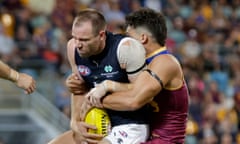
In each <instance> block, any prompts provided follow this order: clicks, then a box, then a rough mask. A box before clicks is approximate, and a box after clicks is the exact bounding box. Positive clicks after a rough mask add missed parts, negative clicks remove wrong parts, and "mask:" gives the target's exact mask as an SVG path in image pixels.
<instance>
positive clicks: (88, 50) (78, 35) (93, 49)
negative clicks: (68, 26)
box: [72, 22, 103, 57]
mask: <svg viewBox="0 0 240 144" xmlns="http://www.w3.org/2000/svg"><path fill="white" fill-rule="evenodd" d="M102 35H103V34H100V33H99V34H93V32H92V25H91V23H90V22H83V23H81V24H80V25H78V26H73V28H72V36H73V39H74V45H75V48H77V51H78V54H79V55H80V56H81V57H90V56H92V55H96V54H98V53H100V51H101V50H102V49H101V47H100V46H101V36H102Z"/></svg>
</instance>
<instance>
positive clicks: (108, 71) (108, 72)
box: [75, 35, 128, 87]
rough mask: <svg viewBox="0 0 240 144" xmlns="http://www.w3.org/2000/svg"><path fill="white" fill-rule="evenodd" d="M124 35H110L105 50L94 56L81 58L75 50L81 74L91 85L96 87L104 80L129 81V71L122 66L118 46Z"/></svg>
mask: <svg viewBox="0 0 240 144" xmlns="http://www.w3.org/2000/svg"><path fill="white" fill-rule="evenodd" d="M121 38H122V37H115V36H113V35H110V36H108V38H107V41H106V47H105V48H104V50H103V52H102V53H101V54H100V55H98V56H94V57H90V58H81V57H80V56H79V55H78V54H77V52H75V61H76V64H77V67H78V71H79V74H80V75H81V76H82V78H83V79H84V80H85V82H86V83H87V84H88V86H89V87H94V85H95V84H98V83H100V82H102V81H104V80H114V81H118V82H128V78H127V73H126V71H125V70H124V69H122V68H121V67H120V64H119V62H118V58H117V47H118V44H119V41H120V40H121Z"/></svg>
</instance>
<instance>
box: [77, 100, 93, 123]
mask: <svg viewBox="0 0 240 144" xmlns="http://www.w3.org/2000/svg"><path fill="white" fill-rule="evenodd" d="M92 107H93V106H92V105H91V103H89V102H88V101H87V100H84V101H83V103H82V105H81V108H80V119H81V120H82V121H83V120H84V119H85V116H86V114H87V112H88V111H89V110H90V109H91V108H92Z"/></svg>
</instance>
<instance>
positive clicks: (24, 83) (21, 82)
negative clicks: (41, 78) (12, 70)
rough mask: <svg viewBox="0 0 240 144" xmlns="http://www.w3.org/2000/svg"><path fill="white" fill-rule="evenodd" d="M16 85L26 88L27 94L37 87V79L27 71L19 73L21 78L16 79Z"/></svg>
mask: <svg viewBox="0 0 240 144" xmlns="http://www.w3.org/2000/svg"><path fill="white" fill-rule="evenodd" d="M16 85H17V86H18V87H20V88H22V89H24V90H25V93H26V94H31V93H33V92H34V90H35V89H36V82H35V80H34V79H33V78H32V77H31V76H30V75H27V74H25V73H19V78H18V80H17V81H16Z"/></svg>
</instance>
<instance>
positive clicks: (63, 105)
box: [0, 0, 240, 144]
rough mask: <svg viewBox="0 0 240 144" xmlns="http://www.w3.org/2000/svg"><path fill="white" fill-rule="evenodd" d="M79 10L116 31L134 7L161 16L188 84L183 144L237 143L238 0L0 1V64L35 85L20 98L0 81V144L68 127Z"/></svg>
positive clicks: (21, 142) (37, 142)
mask: <svg viewBox="0 0 240 144" xmlns="http://www.w3.org/2000/svg"><path fill="white" fill-rule="evenodd" d="M86 7H91V8H96V9H98V10H100V11H101V12H103V14H104V15H105V17H106V20H107V22H108V24H109V27H108V29H109V30H110V31H112V32H116V33H119V32H120V33H121V32H123V27H124V16H125V15H126V14H128V13H130V12H132V11H134V10H137V9H139V8H140V7H150V8H153V9H155V10H157V11H161V12H163V13H164V15H166V19H167V26H168V39H167V47H168V49H169V50H170V51H171V52H172V53H173V54H174V55H175V56H176V57H177V58H178V59H179V60H180V62H181V64H182V67H183V70H184V74H185V77H186V81H187V84H188V86H189V93H190V98H191V101H190V107H189V111H190V113H189V122H188V127H187V137H186V144H218V143H219V144H234V143H240V135H239V134H240V133H239V130H240V117H239V116H240V43H239V42H240V0H0V19H1V20H0V58H1V60H3V61H5V62H6V63H8V64H9V65H10V66H12V67H13V68H15V69H17V70H19V71H22V72H26V73H28V74H30V75H32V76H34V78H35V79H36V80H37V82H38V83H37V92H36V93H34V94H32V95H31V96H26V95H24V94H23V92H22V91H20V90H19V89H18V88H16V87H15V86H14V85H12V84H11V83H10V82H8V81H5V80H1V81H0V83H1V86H0V101H1V102H0V139H1V141H2V143H1V142H0V143H1V144H30V143H31V144H33V143H34V144H41V143H45V142H46V141H47V140H49V139H51V138H52V137H54V136H56V135H57V134H59V133H61V132H62V131H64V130H66V129H67V128H68V126H67V125H66V124H67V123H68V121H69V119H67V117H69V115H70V100H69V93H68V91H67V90H66V88H65V86H64V79H65V78H66V76H67V75H68V74H69V72H70V68H69V64H68V62H67V58H66V43H67V40H68V39H69V38H70V36H71V23H72V20H73V16H74V15H75V14H76V12H77V11H78V10H80V9H83V8H86ZM45 109H47V110H45ZM33 110H34V111H33ZM58 110H60V111H61V112H63V115H62V114H61V113H59V112H58ZM29 111H30V112H29ZM26 112H27V113H26ZM29 113H30V114H29ZM41 119H42V120H41ZM40 120H41V121H40ZM39 123H41V124H39ZM31 124H32V125H31ZM51 127H52V128H51ZM50 129H51V130H52V131H50ZM36 131H37V132H36ZM34 132H35V133H34Z"/></svg>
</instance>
